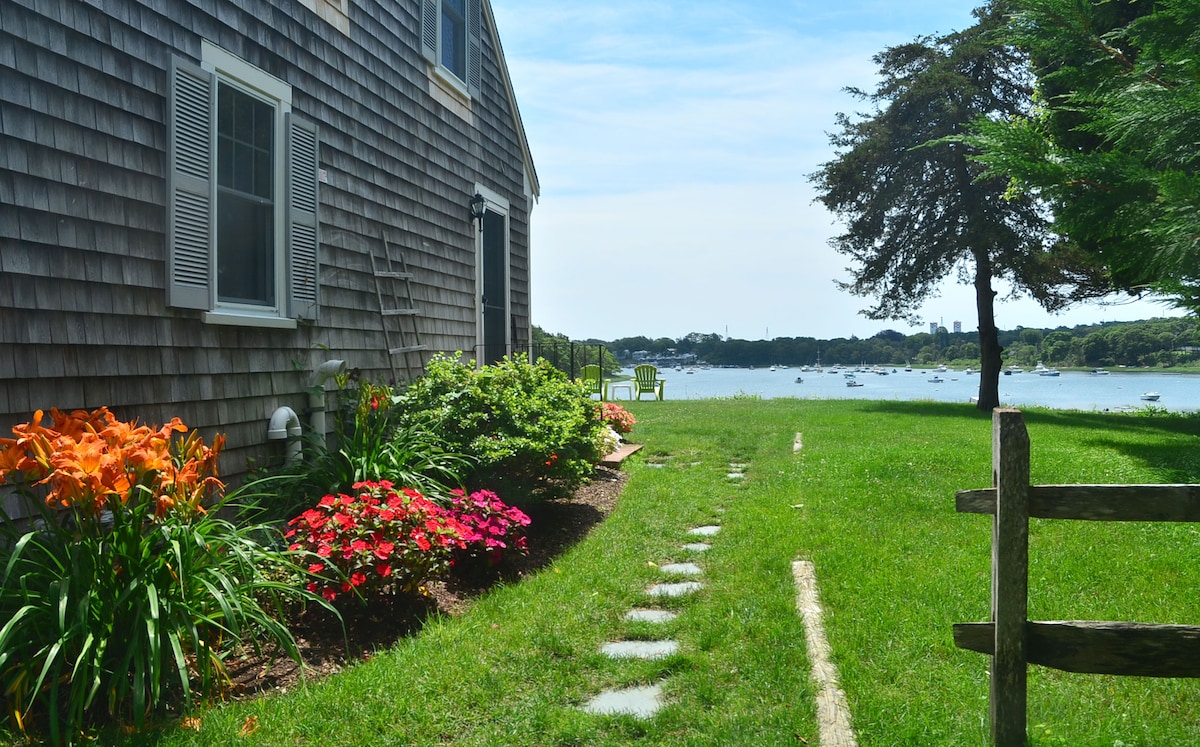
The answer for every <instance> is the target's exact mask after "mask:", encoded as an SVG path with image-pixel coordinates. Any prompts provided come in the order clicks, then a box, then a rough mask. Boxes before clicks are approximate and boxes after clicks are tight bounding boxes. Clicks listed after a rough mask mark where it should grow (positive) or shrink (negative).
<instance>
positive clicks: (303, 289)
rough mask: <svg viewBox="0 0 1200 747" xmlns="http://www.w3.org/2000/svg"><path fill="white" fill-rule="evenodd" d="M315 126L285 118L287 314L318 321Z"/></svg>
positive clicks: (316, 144)
mask: <svg viewBox="0 0 1200 747" xmlns="http://www.w3.org/2000/svg"><path fill="white" fill-rule="evenodd" d="M317 157H318V140H317V126H316V125H315V124H313V123H311V122H307V121H305V120H303V119H301V118H299V117H296V116H294V115H292V114H290V113H289V114H288V115H287V278H288V292H287V299H288V308H287V314H288V316H289V317H291V318H293V319H316V318H317V308H318V307H317V287H318V281H319V272H318V270H319V264H318V257H317V247H318V241H319V232H318V227H319V226H318V222H317V205H318V189H317V184H318V179H317V168H318V164H317Z"/></svg>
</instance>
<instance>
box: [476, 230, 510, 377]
mask: <svg viewBox="0 0 1200 747" xmlns="http://www.w3.org/2000/svg"><path fill="white" fill-rule="evenodd" d="M507 239H508V216H505V215H503V214H501V213H495V212H492V211H490V210H489V211H488V212H487V213H486V214H485V215H484V217H483V239H482V241H483V251H482V254H481V255H480V259H481V261H482V262H483V298H482V299H481V300H482V304H481V305H482V306H483V349H482V350H481V351H480V352H479V359H480V361H481V362H483V363H495V362H496V361H498V360H500V359H501V358H503V357H504V356H505V355H506V354H507V353H508V334H507V333H508V257H507V246H508V241H507Z"/></svg>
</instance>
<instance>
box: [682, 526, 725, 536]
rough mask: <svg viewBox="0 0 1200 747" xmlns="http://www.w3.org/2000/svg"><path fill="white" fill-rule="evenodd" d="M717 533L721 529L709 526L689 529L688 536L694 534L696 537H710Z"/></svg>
mask: <svg viewBox="0 0 1200 747" xmlns="http://www.w3.org/2000/svg"><path fill="white" fill-rule="evenodd" d="M719 531H721V527H719V526H717V525H716V524H709V525H707V526H702V527H696V528H695V529H689V530H688V534H694V535H696V536H697V537H711V536H713V535H714V534H716V533H717V532H719Z"/></svg>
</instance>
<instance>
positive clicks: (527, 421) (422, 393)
mask: <svg viewBox="0 0 1200 747" xmlns="http://www.w3.org/2000/svg"><path fill="white" fill-rule="evenodd" d="M395 409H396V410H397V411H398V413H399V423H400V425H401V427H407V426H424V427H425V428H427V429H428V430H431V431H433V432H436V433H438V434H440V435H441V436H442V437H443V438H444V439H445V440H446V442H447V444H448V447H449V448H450V449H451V450H452V451H456V452H459V453H465V454H470V455H471V456H473V457H474V458H476V459H477V460H478V463H477V464H476V465H475V466H474V468H473V469H471V470H470V471H468V472H467V474H465V475H464V476H463V477H464V482H465V483H466V485H467V487H468V488H470V489H472V490H474V489H480V488H484V487H488V488H492V489H495V490H497V492H499V493H501V494H502V495H511V494H518V495H520V494H525V495H534V494H542V495H555V494H560V493H565V492H569V491H570V490H573V489H574V488H575V487H576V486H578V485H579V484H580V483H581V482H583V481H585V480H586V479H588V478H589V477H590V476H591V474H592V472H593V463H594V462H595V460H596V459H598V458H599V457H600V453H599V441H600V432H601V430H602V429H603V427H604V426H603V423H602V422H601V420H600V416H599V411H598V408H597V407H596V404H595V403H594V402H593V401H592V400H591V399H590V398H589V397H588V396H587V395H586V394H585V393H584V391H583V387H582V386H581V385H580V384H578V383H575V382H572V381H571V380H570V379H568V378H567V376H566V374H564V373H562V372H561V371H558V370H556V369H555V368H554V367H553V366H551V365H550V364H549V363H547V362H546V361H545V360H541V359H539V360H538V362H537V363H533V364H531V363H529V362H528V361H526V360H524V359H521V358H505V359H504V360H503V361H501V362H500V363H498V364H495V365H488V366H483V367H482V368H480V369H478V370H477V369H476V368H475V367H474V363H471V364H464V363H462V362H461V361H460V360H459V359H458V358H456V357H450V356H444V355H443V356H437V357H435V358H434V359H433V360H432V361H430V363H429V365H428V366H426V369H425V375H424V376H422V377H421V378H419V379H417V380H416V381H415V382H413V383H412V385H410V386H409V388H408V390H407V391H406V392H405V393H404V394H403V395H402V396H401V397H400V398H399V399H398V400H397V403H396V408H395Z"/></svg>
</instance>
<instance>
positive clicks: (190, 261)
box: [167, 43, 318, 326]
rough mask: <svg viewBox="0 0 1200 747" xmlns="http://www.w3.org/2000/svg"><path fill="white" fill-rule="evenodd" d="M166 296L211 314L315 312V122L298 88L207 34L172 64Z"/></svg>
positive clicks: (272, 319)
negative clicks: (193, 53) (199, 56)
mask: <svg viewBox="0 0 1200 747" xmlns="http://www.w3.org/2000/svg"><path fill="white" fill-rule="evenodd" d="M171 76H172V77H171V83H172V85H171V102H170V107H169V110H170V112H169V117H170V121H169V131H170V137H169V141H170V153H169V160H170V165H171V169H170V180H171V184H170V202H169V221H168V224H169V225H168V249H167V257H168V259H167V269H168V278H167V303H168V304H169V305H171V306H179V307H184V308H198V309H203V310H205V311H206V312H208V313H207V314H206V315H205V319H206V320H207V321H212V322H218V323H229V324H246V325H255V326H294V324H295V322H294V321H292V320H295V319H313V318H316V312H317V181H318V180H317V133H316V128H315V126H313V125H311V124H309V123H306V122H304V121H302V120H300V119H299V118H297V117H294V116H293V115H292V114H291V87H290V86H289V85H287V84H286V83H285V82H283V81H281V80H279V79H278V78H275V77H273V76H271V75H269V74H267V73H266V72H264V71H262V70H260V69H258V68H256V67H254V66H252V65H250V64H249V63H247V62H245V61H244V60H241V59H239V58H237V57H234V56H233V55H231V54H229V53H228V52H226V51H224V50H222V49H220V48H218V47H216V46H214V45H211V44H208V43H205V44H204V45H203V63H202V65H201V66H196V65H193V64H191V63H189V62H186V61H184V60H180V59H176V60H174V62H173V65H172V68H171Z"/></svg>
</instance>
